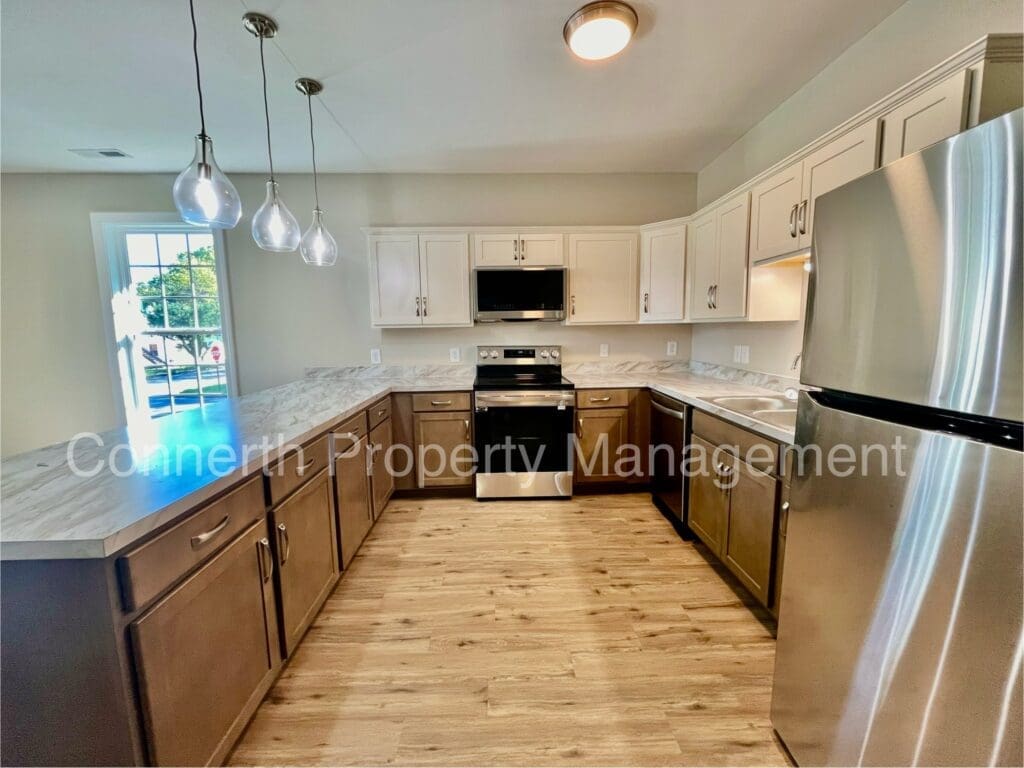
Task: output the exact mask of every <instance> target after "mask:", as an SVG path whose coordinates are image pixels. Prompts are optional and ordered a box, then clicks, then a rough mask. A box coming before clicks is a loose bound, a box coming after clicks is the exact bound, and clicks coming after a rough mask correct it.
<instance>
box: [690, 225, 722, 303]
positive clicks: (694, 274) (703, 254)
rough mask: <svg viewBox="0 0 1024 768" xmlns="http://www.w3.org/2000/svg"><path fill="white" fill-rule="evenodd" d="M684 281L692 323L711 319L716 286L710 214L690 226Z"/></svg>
mask: <svg viewBox="0 0 1024 768" xmlns="http://www.w3.org/2000/svg"><path fill="white" fill-rule="evenodd" d="M686 281H687V285H688V286H689V288H688V290H687V294H688V299H687V301H688V302H689V306H688V309H687V316H688V317H689V318H690V319H692V320H701V319H704V318H709V317H714V314H715V313H714V310H712V309H711V288H712V286H713V285H714V284H715V283H717V282H718V214H717V212H716V211H711V212H709V213H707V214H705V215H704V216H701V217H700V218H699V219H697V220H696V221H694V222H693V223H692V224H691V225H690V237H689V239H688V241H687V243H686Z"/></svg>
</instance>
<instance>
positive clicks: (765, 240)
mask: <svg viewBox="0 0 1024 768" xmlns="http://www.w3.org/2000/svg"><path fill="white" fill-rule="evenodd" d="M802 184H803V163H802V162H798V163H793V165H791V166H789V167H788V168H785V169H784V170H782V171H779V172H778V173H776V174H775V175H773V176H771V177H769V178H767V179H765V180H764V181H762V182H761V183H760V184H758V185H757V186H756V187H754V188H753V189H752V190H751V193H750V260H751V261H752V262H756V261H761V260H762V259H770V258H773V257H775V256H779V255H781V254H783V253H790V252H791V251H795V250H796V249H798V248H799V247H800V244H799V241H800V233H799V232H798V231H797V223H796V216H797V211H798V209H799V208H800V201H801V200H803V197H802V196H801V194H800V191H801V185H802Z"/></svg>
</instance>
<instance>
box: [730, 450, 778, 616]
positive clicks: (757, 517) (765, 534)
mask: <svg viewBox="0 0 1024 768" xmlns="http://www.w3.org/2000/svg"><path fill="white" fill-rule="evenodd" d="M734 466H735V469H734V471H735V472H737V479H736V484H735V485H734V486H733V487H732V488H731V489H729V491H728V496H729V516H728V525H727V528H726V534H725V546H724V548H723V552H722V560H723V561H724V562H725V564H726V565H727V566H728V567H729V570H730V571H732V572H733V573H734V574H736V577H737V578H738V579H739V580H740V581H742V582H743V585H744V586H745V587H746V588H747V589H749V590H750V591H751V593H753V595H754V597H756V598H757V599H758V601H759V602H760V603H761V604H762V605H765V606H767V605H768V597H769V593H768V587H769V584H770V582H771V573H772V549H773V546H772V545H773V537H774V536H775V499H776V495H777V493H778V484H779V481H778V480H777V479H775V478H774V477H772V476H771V475H766V474H764V473H763V472H758V471H757V470H756V469H753V468H751V467H750V465H748V464H747V463H746V462H744V461H737V462H736V463H735V465H734Z"/></svg>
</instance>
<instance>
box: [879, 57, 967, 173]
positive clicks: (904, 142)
mask: <svg viewBox="0 0 1024 768" xmlns="http://www.w3.org/2000/svg"><path fill="white" fill-rule="evenodd" d="M970 89H971V72H970V70H967V69H965V70H962V71H960V72H957V73H956V74H955V75H953V76H952V77H950V78H948V79H946V80H943V81H942V82H941V83H938V84H937V85H933V86H932V87H931V88H929V89H928V90H926V91H925V92H924V93H921V94H918V95H917V96H915V97H914V98H912V99H911V100H910V101H908V102H906V103H905V104H901V105H900V106H898V107H896V109H894V110H893V111H892V112H889V113H887V114H886V115H885V116H884V117H883V118H882V135H883V139H882V165H885V164H886V163H891V162H892V161H893V160H899V159H900V158H901V157H903V156H904V155H909V154H911V153H912V152H917V151H918V150H921V149H924V148H925V147H927V146H928V145H930V144H934V143H935V142H937V141H942V140H943V139H946V138H949V137H950V136H952V135H954V134H957V133H960V131H962V130H964V129H965V128H966V127H967V112H968V109H967V108H968V103H969V101H970V98H969V97H970Z"/></svg>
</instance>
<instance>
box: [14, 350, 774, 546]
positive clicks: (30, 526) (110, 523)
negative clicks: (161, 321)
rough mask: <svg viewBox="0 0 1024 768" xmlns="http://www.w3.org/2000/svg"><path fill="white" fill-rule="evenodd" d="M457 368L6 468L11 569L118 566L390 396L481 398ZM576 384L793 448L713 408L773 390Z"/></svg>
mask: <svg viewBox="0 0 1024 768" xmlns="http://www.w3.org/2000/svg"><path fill="white" fill-rule="evenodd" d="M439 368H443V367H439ZM452 368H453V370H451V371H446V372H445V373H444V375H436V371H435V372H433V373H434V374H435V375H431V373H432V372H430V371H427V372H424V373H423V374H422V375H419V374H415V373H414V374H412V375H391V376H388V377H379V376H377V377H374V376H332V375H329V374H324V373H320V374H317V373H314V374H313V375H311V376H309V377H307V378H305V379H302V380H299V381H294V382H291V383H288V384H284V385H282V386H279V387H274V388H272V389H267V390H263V391H261V392H255V393H252V394H249V395H243V396H241V397H237V398H228V399H226V400H224V401H221V402H217V403H213V404H209V405H207V406H205V407H204V408H202V409H196V410H192V411H186V412H183V413H179V414H175V415H173V416H169V417H165V418H162V419H157V420H153V421H146V422H144V423H139V424H136V425H133V426H131V427H124V428H121V429H115V430H110V431H108V432H104V433H100V434H91V433H90V434H88V435H78V436H75V437H74V438H73V439H72V440H69V441H67V442H63V443H58V444H55V445H52V446H48V447H45V448H40V449H38V450H35V451H30V452H28V453H23V454H20V455H17V456H12V457H10V458H8V459H4V460H3V461H2V463H0V472H2V483H0V503H2V512H0V514H2V521H0V559H2V560H40V559H73V558H104V557H109V556H111V555H113V554H116V553H118V552H119V551H121V550H124V549H125V548H127V547H129V546H131V545H132V544H134V543H135V542H137V541H139V540H141V539H143V538H144V537H146V536H147V535H148V534H150V533H152V532H153V531H155V530H157V529H159V528H163V527H164V526H166V525H168V524H169V523H171V522H173V521H175V520H176V519H178V518H180V517H182V516H183V515H184V514H186V513H187V512H189V511H190V510H192V509H194V508H195V507H196V506H198V505H200V504H202V503H203V502H204V501H206V500H208V499H210V498H212V497H214V496H215V495H217V494H219V493H221V492H222V491H224V490H226V489H228V488H230V487H232V486H233V485H235V484H237V483H238V482H240V481H241V480H243V479H245V478H246V477H251V476H253V475H255V474H258V473H260V472H261V471H262V470H263V467H264V466H266V465H268V464H269V463H271V462H273V461H274V460H275V459H276V458H277V457H278V456H280V455H281V454H282V453H284V452H286V451H287V450H289V449H290V448H292V447H294V446H296V445H299V444H302V443H303V442H305V441H307V440H309V439H311V438H313V437H316V436H317V435H320V434H322V433H324V432H326V431H328V430H329V429H331V428H332V427H333V426H334V425H335V424H337V423H339V422H340V421H342V420H344V419H346V418H348V417H349V416H351V415H353V414H355V413H358V412H359V411H360V410H362V409H364V408H366V407H367V406H369V405H370V404H372V403H373V402H374V401H376V400H378V399H380V398H381V397H384V396H386V395H388V394H389V393H392V392H416V391H425V392H429V391H467V390H471V389H472V386H473V372H472V368H468V367H455V366H452ZM566 376H567V378H569V379H570V380H571V381H573V382H574V384H575V385H576V386H577V387H578V388H580V389H586V388H597V387H603V388H620V387H648V388H650V389H651V390H653V391H656V392H661V393H662V394H665V395H668V396H670V397H675V398H677V399H679V400H681V401H683V402H686V403H689V404H691V405H694V406H697V407H699V408H701V409H702V410H705V411H708V412H712V413H716V414H718V415H720V416H722V417H724V418H726V419H729V420H731V421H733V422H735V423H737V424H739V425H740V426H744V427H748V428H751V429H753V430H754V431H757V432H759V433H761V434H762V435H764V436H766V437H769V438H771V439H774V440H778V441H780V442H782V443H792V440H793V434H792V432H791V431H787V430H783V429H779V428H776V427H772V426H770V425H767V424H763V423H760V422H757V421H755V420H752V419H749V418H747V417H744V416H741V415H739V414H736V413H734V412H732V411H728V410H726V409H724V408H719V407H716V406H714V405H712V404H710V403H708V402H706V401H705V400H703V399H702V398H711V397H719V396H724V395H752V394H777V393H775V392H771V391H770V390H768V389H764V388H762V387H758V386H752V385H750V384H746V383H742V382H735V381H728V380H723V379H721V378H714V377H711V376H707V375H700V374H695V373H689V372H676V371H650V370H649V371H642V370H637V371H624V372H609V371H588V370H585V369H584V370H578V371H569V372H567V373H566ZM133 468H134V469H135V471H127V470H131V469H133ZM76 469H77V470H78V471H75V470H76Z"/></svg>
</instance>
